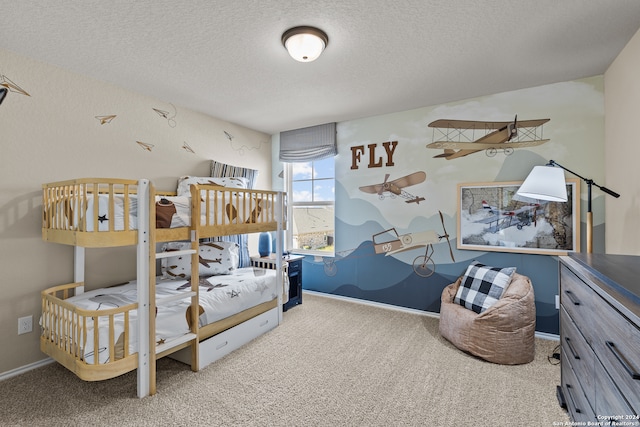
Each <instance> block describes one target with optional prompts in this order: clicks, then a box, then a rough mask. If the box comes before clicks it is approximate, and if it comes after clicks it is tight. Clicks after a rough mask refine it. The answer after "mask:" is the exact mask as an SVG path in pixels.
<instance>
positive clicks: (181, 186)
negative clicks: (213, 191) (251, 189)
mask: <svg viewBox="0 0 640 427" xmlns="http://www.w3.org/2000/svg"><path fill="white" fill-rule="evenodd" d="M191 184H209V185H219V186H221V187H228V188H248V185H249V180H248V179H247V178H212V177H210V176H181V177H180V178H179V179H178V190H177V191H176V193H177V195H178V196H186V197H189V196H191V190H190V187H191Z"/></svg>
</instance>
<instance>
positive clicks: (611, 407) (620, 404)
mask: <svg viewBox="0 0 640 427" xmlns="http://www.w3.org/2000/svg"><path fill="white" fill-rule="evenodd" d="M595 377H596V400H595V411H596V414H598V415H599V416H600V417H607V416H614V417H615V416H617V417H622V418H618V419H616V421H619V422H620V423H624V422H627V423H632V424H628V425H637V424H635V423H634V422H636V421H637V420H636V419H631V417H633V415H634V414H637V413H638V412H637V411H636V412H634V411H633V409H631V407H630V406H629V405H628V403H627V401H626V399H625V398H624V397H623V396H622V394H620V391H619V390H618V388H617V387H616V386H615V385H614V384H613V381H611V378H609V375H607V372H606V371H605V370H604V368H603V367H602V365H601V364H600V363H599V362H596V369H595ZM627 397H629V396H628V395H627ZM626 417H630V418H626ZM605 420H606V418H603V419H602V421H605ZM621 425H624V424H621Z"/></svg>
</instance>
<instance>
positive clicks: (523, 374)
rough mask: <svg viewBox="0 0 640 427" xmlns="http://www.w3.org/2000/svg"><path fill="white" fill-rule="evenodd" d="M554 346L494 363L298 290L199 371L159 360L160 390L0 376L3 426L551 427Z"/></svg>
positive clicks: (395, 315) (400, 322)
mask: <svg viewBox="0 0 640 427" xmlns="http://www.w3.org/2000/svg"><path fill="white" fill-rule="evenodd" d="M556 345H557V342H555V341H548V340H541V339H536V358H535V360H534V361H533V362H531V363H529V364H526V365H520V366H501V365H495V364H491V363H488V362H484V361H482V360H479V359H477V358H474V357H472V356H470V355H468V354H465V353H462V352H460V351H459V350H457V349H456V348H455V347H453V346H452V345H451V344H449V342H448V341H446V340H444V339H443V338H442V337H441V336H440V335H439V334H438V319H437V318H433V317H428V316H421V315H417V314H411V313H406V312H401V311H395V310H387V309H384V308H378V307H371V306H366V305H362V304H355V303H351V302H346V301H340V300H336V299H332V298H326V297H321V296H316V295H309V294H305V296H304V301H303V304H302V305H300V306H296V307H294V308H292V309H291V310H289V311H287V312H286V313H284V322H283V324H282V325H280V326H279V327H278V328H276V329H274V330H273V331H271V332H269V333H267V334H265V335H263V336H261V337H259V338H258V339H256V340H254V341H253V342H251V343H250V344H248V345H246V346H244V347H242V348H241V349H239V350H237V351H235V352H234V353H232V354H230V355H229V356H227V357H225V358H223V359H221V360H219V361H217V362H215V363H214V364H212V365H210V366H209V367H207V368H205V369H203V370H201V371H200V372H196V373H194V372H191V370H190V369H189V367H188V366H186V365H183V364H181V363H180V362H176V361H174V360H171V359H169V358H164V359H162V360H159V361H158V374H157V377H158V393H157V394H156V395H154V396H151V397H148V398H144V399H138V398H137V397H136V373H135V372H132V373H129V374H126V375H123V376H120V377H118V378H115V379H112V380H108V381H102V382H93V383H88V382H84V381H81V380H79V379H78V378H76V377H75V376H74V375H73V374H71V373H70V372H69V371H67V370H66V369H64V368H62V367H61V366H60V365H58V364H56V363H54V364H50V365H47V366H44V367H41V368H38V369H35V370H33V371H30V372H27V373H25V374H23V375H20V376H17V377H13V378H10V379H7V380H5V381H3V382H0V425H2V426H236V425H237V426H492V427H493V426H552V425H553V423H554V422H555V423H562V424H564V423H565V422H567V421H568V417H567V415H566V412H565V411H563V410H562V409H561V408H560V407H559V405H558V402H557V400H556V395H555V391H556V385H558V384H559V382H560V366H559V365H554V364H552V363H550V361H549V359H548V356H549V355H550V354H551V353H552V352H553V349H554V348H555V346H556Z"/></svg>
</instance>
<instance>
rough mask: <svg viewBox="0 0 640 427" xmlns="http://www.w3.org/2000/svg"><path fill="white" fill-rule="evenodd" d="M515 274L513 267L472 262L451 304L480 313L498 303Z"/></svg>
mask: <svg viewBox="0 0 640 427" xmlns="http://www.w3.org/2000/svg"><path fill="white" fill-rule="evenodd" d="M515 272H516V268H515V267H507V268H498V267H489V266H486V265H484V264H480V263H479V262H477V261H473V262H472V263H471V265H469V267H467V271H466V273H465V274H464V277H463V278H462V282H461V283H460V287H459V288H458V292H456V297H455V298H454V299H453V302H454V303H456V304H460V305H462V306H464V307H466V308H468V309H470V310H473V311H475V312H476V313H482V312H483V311H485V310H486V309H488V308H489V307H491V306H492V305H493V304H495V303H496V302H498V300H499V299H500V297H502V294H503V293H504V291H505V289H507V286H509V283H511V277H512V276H513V273H515Z"/></svg>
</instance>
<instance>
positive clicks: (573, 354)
mask: <svg viewBox="0 0 640 427" xmlns="http://www.w3.org/2000/svg"><path fill="white" fill-rule="evenodd" d="M564 340H565V341H566V342H567V347H569V351H570V352H571V355H572V356H573V358H574V359H580V355H579V354H578V353H576V351H575V350H574V349H573V344H571V339H570V338H569V337H564Z"/></svg>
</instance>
